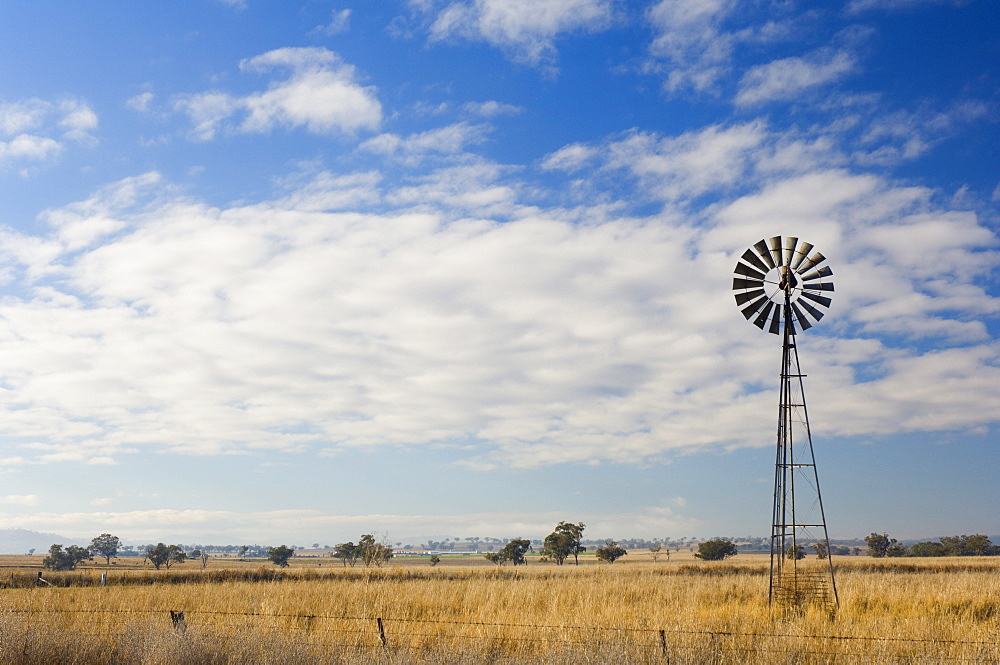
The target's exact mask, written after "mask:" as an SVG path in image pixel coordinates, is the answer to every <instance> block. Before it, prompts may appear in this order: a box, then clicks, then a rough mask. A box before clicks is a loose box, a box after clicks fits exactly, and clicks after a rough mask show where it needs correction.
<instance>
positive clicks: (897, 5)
mask: <svg viewBox="0 0 1000 665" xmlns="http://www.w3.org/2000/svg"><path fill="white" fill-rule="evenodd" d="M970 1H971V0H851V2H849V3H848V4H847V8H846V11H847V13H848V14H855V13H861V12H865V11H873V10H898V9H911V8H913V9H916V8H919V7H921V6H924V5H953V6H955V7H961V6H963V5H967V4H969V2H970Z"/></svg>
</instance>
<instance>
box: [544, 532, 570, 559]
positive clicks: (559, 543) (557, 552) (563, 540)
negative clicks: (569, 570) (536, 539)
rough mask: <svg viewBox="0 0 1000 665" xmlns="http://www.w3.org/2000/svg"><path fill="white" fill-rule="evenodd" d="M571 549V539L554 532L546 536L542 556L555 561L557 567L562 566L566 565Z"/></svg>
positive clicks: (563, 534)
mask: <svg viewBox="0 0 1000 665" xmlns="http://www.w3.org/2000/svg"><path fill="white" fill-rule="evenodd" d="M570 547H571V545H570V538H569V536H568V535H566V534H565V533H558V532H555V531H553V532H552V533H550V534H549V535H547V536H545V540H544V542H543V544H542V551H541V554H542V556H544V557H547V558H549V559H552V560H553V561H555V562H556V565H557V566H561V565H563V563H565V561H566V557H568V556H569V555H570V554H571V552H570Z"/></svg>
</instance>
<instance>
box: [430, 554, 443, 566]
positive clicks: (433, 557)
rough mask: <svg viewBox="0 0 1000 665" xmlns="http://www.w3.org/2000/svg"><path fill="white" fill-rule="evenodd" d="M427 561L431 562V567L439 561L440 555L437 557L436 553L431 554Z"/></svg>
mask: <svg viewBox="0 0 1000 665" xmlns="http://www.w3.org/2000/svg"><path fill="white" fill-rule="evenodd" d="M429 561H430V562H431V567H432V568H433V567H434V566H436V565H438V564H439V563H441V557H439V556H438V555H437V554H432V555H431V558H430V559H429Z"/></svg>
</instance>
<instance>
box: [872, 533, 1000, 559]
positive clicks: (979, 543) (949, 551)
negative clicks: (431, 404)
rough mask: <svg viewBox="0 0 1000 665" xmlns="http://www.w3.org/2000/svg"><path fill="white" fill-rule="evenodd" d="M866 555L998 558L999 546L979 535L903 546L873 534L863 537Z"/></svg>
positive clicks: (887, 535)
mask: <svg viewBox="0 0 1000 665" xmlns="http://www.w3.org/2000/svg"><path fill="white" fill-rule="evenodd" d="M865 542H866V543H867V544H868V555H869V556H872V557H875V558H876V559H881V558H883V557H903V556H914V557H925V556H1000V546H998V545H994V544H993V543H992V542H991V541H990V539H989V538H988V537H986V536H984V535H982V534H981V533H977V534H974V535H971V536H965V535H963V536H942V537H941V538H939V539H938V540H937V541H936V542H935V541H923V542H918V543H913V544H911V545H908V546H907V545H903V544H902V543H900V542H898V541H897V540H896V539H895V538H890V537H889V534H887V533H874V532H872V533H871V534H870V535H869V536H866V537H865Z"/></svg>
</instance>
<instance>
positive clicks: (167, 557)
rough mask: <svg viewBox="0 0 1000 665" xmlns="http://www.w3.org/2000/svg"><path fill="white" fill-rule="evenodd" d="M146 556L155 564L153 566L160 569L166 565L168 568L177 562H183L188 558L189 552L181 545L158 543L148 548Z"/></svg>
mask: <svg viewBox="0 0 1000 665" xmlns="http://www.w3.org/2000/svg"><path fill="white" fill-rule="evenodd" d="M146 558H147V559H149V562H150V563H151V564H153V568H156V569H157V570H159V569H160V568H161V567H163V566H165V567H166V568H167V569H168V570H169V569H170V566H172V565H174V564H175V563H183V562H184V561H185V560H186V559H187V553H186V552H185V551H184V550H183V549H182V548H181V546H180V545H164V544H163V543H157V544H156V545H153V546H150V547H147V548H146Z"/></svg>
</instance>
